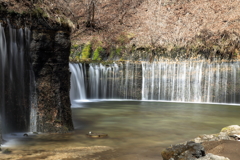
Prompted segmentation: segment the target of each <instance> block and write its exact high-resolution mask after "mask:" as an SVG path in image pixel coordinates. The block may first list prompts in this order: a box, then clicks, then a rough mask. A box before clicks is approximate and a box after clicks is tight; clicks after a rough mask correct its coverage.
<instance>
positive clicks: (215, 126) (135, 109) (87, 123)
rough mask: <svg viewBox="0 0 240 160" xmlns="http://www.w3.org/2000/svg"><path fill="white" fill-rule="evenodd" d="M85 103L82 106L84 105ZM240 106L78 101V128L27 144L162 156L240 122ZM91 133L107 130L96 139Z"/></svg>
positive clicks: (109, 155)
mask: <svg viewBox="0 0 240 160" xmlns="http://www.w3.org/2000/svg"><path fill="white" fill-rule="evenodd" d="M78 106H79V108H78ZM239 113H240V106H238V105H220V104H196V103H170V102H148V101H146V102H144V101H100V102H78V105H76V104H75V108H72V114H73V122H74V126H75V131H74V132H73V133H70V134H66V135H58V134H56V135H55V134H52V135H41V136H37V137H38V138H32V140H31V141H29V140H28V141H26V142H24V143H21V145H19V146H18V148H21V147H22V146H23V147H25V149H26V147H27V148H31V149H33V150H34V149H35V150H40V149H44V150H53V149H56V148H61V147H63V148H64V147H65V148H67V147H89V146H109V147H112V148H114V149H116V152H113V151H111V152H110V151H109V152H104V154H101V153H99V154H95V155H92V158H91V156H90V157H88V158H87V159H93V158H94V156H95V158H96V157H98V158H100V159H112V160H113V159H115V160H121V159H125V160H128V159H143V160H154V159H161V158H160V157H161V155H160V153H161V150H162V149H163V148H166V147H168V146H169V145H171V144H176V143H180V142H184V141H186V140H190V139H193V138H195V137H197V136H198V135H201V134H213V133H218V132H220V130H221V128H223V127H225V126H228V125H233V124H240V119H239ZM89 131H91V132H97V133H107V134H108V135H109V137H108V138H103V139H91V138H87V137H86V136H85V135H86V133H88V132H89Z"/></svg>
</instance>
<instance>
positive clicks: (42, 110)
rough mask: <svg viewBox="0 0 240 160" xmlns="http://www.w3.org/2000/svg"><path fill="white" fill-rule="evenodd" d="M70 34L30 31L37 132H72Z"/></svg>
mask: <svg viewBox="0 0 240 160" xmlns="http://www.w3.org/2000/svg"><path fill="white" fill-rule="evenodd" d="M69 36H70V33H69V32H68V31H63V30H60V31H55V30H33V31H32V41H31V45H30V54H31V59H32V64H33V71H34V75H35V81H36V94H35V97H34V98H35V102H36V104H35V105H37V107H36V108H37V115H38V117H37V131H40V132H67V131H69V130H73V125H72V118H71V109H70V99H69V88H70V72H69V66H68V63H69V59H68V57H69V53H70V46H71V43H70V38H69Z"/></svg>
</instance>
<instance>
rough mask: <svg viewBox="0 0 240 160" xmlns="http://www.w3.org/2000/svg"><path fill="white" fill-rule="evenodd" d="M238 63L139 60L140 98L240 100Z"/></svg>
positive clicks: (228, 101)
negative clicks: (238, 98)
mask: <svg viewBox="0 0 240 160" xmlns="http://www.w3.org/2000/svg"><path fill="white" fill-rule="evenodd" d="M239 66H240V63H239V62H234V63H226V62H225V63H208V62H205V61H197V62H191V61H184V62H154V63H147V62H144V63H142V69H143V71H142V72H143V76H142V77H143V83H142V99H143V100H168V101H182V102H216V103H239V102H240V101H239V100H237V98H236V97H238V96H239V95H238V94H237V93H239V92H237V89H238V90H239V89H240V87H238V86H239V85H240V83H237V79H239V78H240V73H237V71H238V70H239Z"/></svg>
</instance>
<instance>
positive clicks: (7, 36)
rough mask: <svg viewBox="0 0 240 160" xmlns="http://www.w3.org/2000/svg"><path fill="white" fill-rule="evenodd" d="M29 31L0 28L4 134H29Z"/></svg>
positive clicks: (0, 102) (9, 26) (1, 102)
mask: <svg viewBox="0 0 240 160" xmlns="http://www.w3.org/2000/svg"><path fill="white" fill-rule="evenodd" d="M29 42H30V31H29V29H27V28H25V29H22V28H20V29H14V28H12V27H11V25H10V24H9V23H8V27H3V26H2V25H1V24H0V61H1V64H0V80H1V82H0V97H1V98H0V105H1V116H2V128H3V129H4V130H3V131H4V132H13V131H14V132H16V131H26V130H29V118H30V117H29V114H30V113H29V112H30V109H29V106H30V97H29V95H30V85H29V83H30V74H29V72H30V71H29V69H30V63H29V62H28V56H29V55H28V49H29Z"/></svg>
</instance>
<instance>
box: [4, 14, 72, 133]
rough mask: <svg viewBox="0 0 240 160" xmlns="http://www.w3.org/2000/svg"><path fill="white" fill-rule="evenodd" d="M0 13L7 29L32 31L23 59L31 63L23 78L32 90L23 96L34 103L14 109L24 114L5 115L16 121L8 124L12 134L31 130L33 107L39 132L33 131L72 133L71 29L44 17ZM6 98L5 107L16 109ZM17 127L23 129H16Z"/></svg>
mask: <svg viewBox="0 0 240 160" xmlns="http://www.w3.org/2000/svg"><path fill="white" fill-rule="evenodd" d="M0 13H1V14H0V23H1V24H2V26H3V27H5V28H7V27H8V26H9V25H11V26H12V28H15V29H19V28H25V27H26V28H29V29H30V30H31V35H30V38H31V40H30V44H29V46H30V47H27V49H26V51H27V52H26V56H25V58H24V59H26V64H29V66H28V67H26V68H27V69H26V76H24V77H26V79H27V81H26V82H25V83H26V84H27V85H29V87H26V88H27V89H28V90H31V91H28V92H25V93H24V96H26V98H25V99H27V98H28V97H29V96H30V97H31V100H29V103H26V104H23V103H19V104H17V107H15V108H18V107H19V108H24V109H25V110H24V111H23V110H22V109H17V111H14V114H13V111H12V110H10V109H8V110H9V111H7V112H6V113H7V114H4V115H6V116H10V115H12V116H11V117H9V118H8V119H11V120H9V121H10V122H12V121H13V122H17V123H16V124H15V123H14V125H12V124H9V126H10V127H12V128H13V129H12V130H11V132H16V131H27V130H28V129H29V125H30V123H32V122H31V121H32V117H30V113H31V108H35V117H36V118H35V119H36V123H35V124H34V126H35V128H36V129H35V130H33V131H37V132H58V133H64V132H67V131H71V130H73V123H72V117H71V109H70V99H69V90H70V72H69V54H70V46H71V43H70V28H69V27H68V26H67V25H64V26H63V25H60V24H58V23H56V22H54V21H50V20H49V21H48V20H46V19H44V18H42V17H32V16H31V15H27V14H24V15H22V14H18V13H14V14H11V13H9V12H8V11H7V10H6V11H5V10H4V11H3V10H0ZM26 46H28V44H27V45H26ZM6 74H7V72H6ZM32 75H33V76H32ZM29 77H31V78H29ZM5 88H6V87H5ZM33 88H34V89H33ZM5 97H7V98H9V101H6V105H8V103H10V102H12V103H13V104H14V106H16V105H15V104H16V103H14V101H13V100H14V97H11V96H10V95H9V94H8V92H7V93H6V96H5ZM27 102H28V101H27ZM19 110H20V111H21V112H20V111H19ZM22 112H24V113H25V112H26V113H25V114H26V116H25V117H24V118H22ZM4 113H5V112H4ZM23 119H24V120H23ZM25 121H26V122H25ZM29 121H30V122H29ZM23 123H24V124H23ZM16 126H23V127H20V128H19V129H16ZM30 126H31V125H30Z"/></svg>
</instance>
